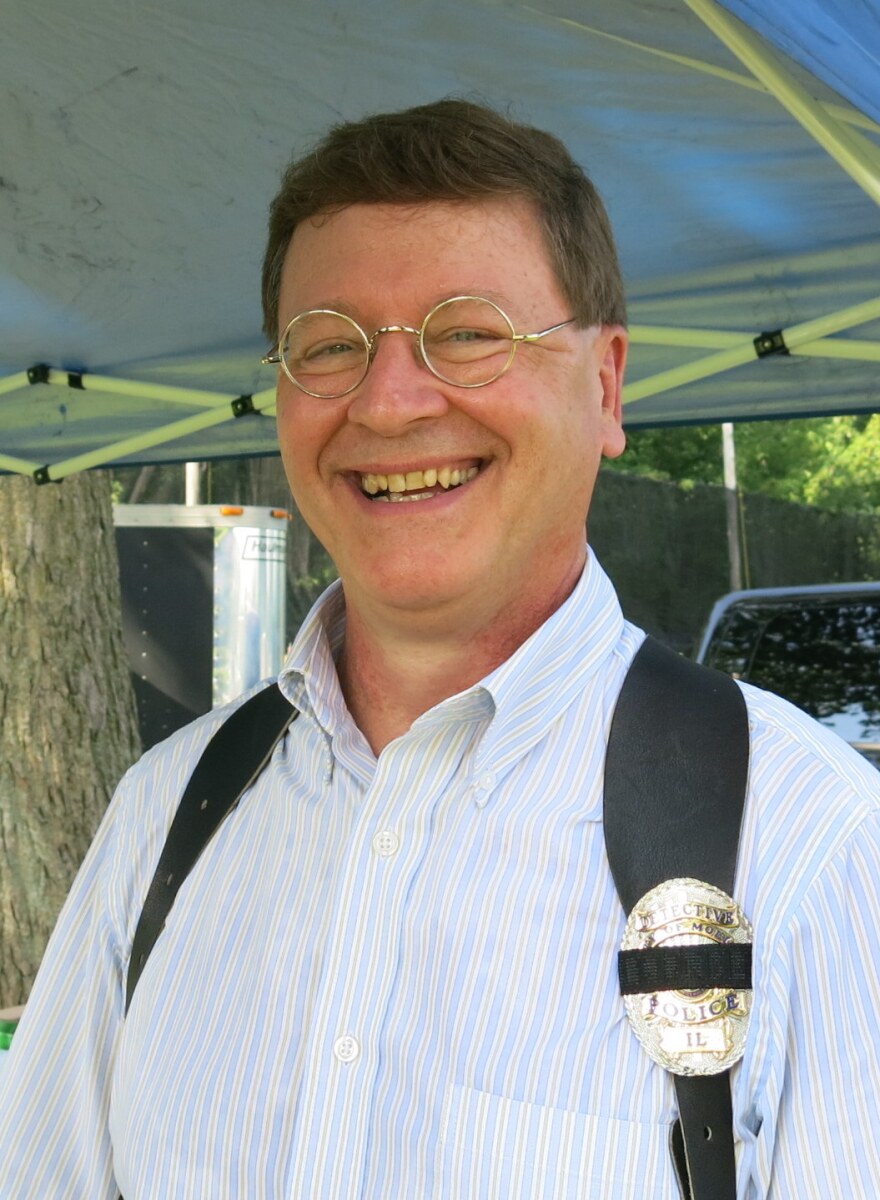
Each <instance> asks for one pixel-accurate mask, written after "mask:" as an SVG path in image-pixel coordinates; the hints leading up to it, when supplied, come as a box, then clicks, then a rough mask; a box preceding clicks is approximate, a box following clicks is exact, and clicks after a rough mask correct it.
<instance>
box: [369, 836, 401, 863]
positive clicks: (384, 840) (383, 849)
mask: <svg viewBox="0 0 880 1200" xmlns="http://www.w3.org/2000/svg"><path fill="white" fill-rule="evenodd" d="M373 849H374V850H375V851H376V853H377V854H378V855H379V857H380V858H390V857H391V855H392V854H396V853H397V851H398V850H399V849H400V838H399V837H398V836H397V834H396V833H395V832H394V830H393V829H380V830H379V832H378V833H377V834H375V835H374V837H373Z"/></svg>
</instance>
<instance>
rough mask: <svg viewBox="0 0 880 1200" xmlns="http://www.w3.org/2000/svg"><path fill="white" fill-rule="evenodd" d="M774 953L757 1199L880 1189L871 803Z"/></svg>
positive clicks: (877, 856)
mask: <svg viewBox="0 0 880 1200" xmlns="http://www.w3.org/2000/svg"><path fill="white" fill-rule="evenodd" d="M771 954H772V961H771V965H770V970H769V972H768V997H767V998H768V1002H769V1004H770V1007H771V1020H770V1023H769V1030H770V1036H769V1039H768V1046H767V1048H766V1055H765V1056H764V1058H763V1063H762V1071H763V1072H764V1084H763V1087H761V1088H760V1089H759V1093H758V1099H757V1102H756V1111H755V1112H754V1113H753V1118H754V1128H755V1131H756V1134H757V1136H756V1138H755V1141H754V1143H753V1149H754V1152H755V1159H754V1164H753V1167H754V1176H753V1180H754V1183H755V1185H756V1186H755V1188H754V1190H753V1191H752V1192H751V1193H750V1196H752V1195H754V1196H755V1197H760V1198H761V1200H763V1198H764V1197H767V1200H789V1198H790V1197H793V1196H797V1197H798V1200H827V1198H828V1197H830V1196H853V1197H855V1196H865V1197H867V1196H873V1195H875V1194H876V1189H877V1186H878V1181H880V1143H878V1140H877V1129H878V1128H880V1034H878V1018H877V1009H878V999H880V815H878V813H877V812H876V811H874V812H872V813H870V814H869V815H868V816H867V817H866V818H865V819H864V820H863V821H862V822H861V824H860V825H859V826H858V828H857V829H856V830H855V832H854V833H853V834H852V835H851V836H850V837H849V838H848V839H847V841H846V842H845V844H844V845H843V846H842V847H841V848H840V849H839V850H838V852H837V853H836V854H835V855H834V857H833V858H832V859H831V860H830V862H829V863H827V864H826V866H825V869H824V870H823V871H822V872H821V873H820V874H819V876H818V877H817V878H816V879H815V880H814V881H813V882H812V884H811V885H810V886H809V887H808V889H807V890H806V891H805V893H804V894H803V896H802V897H799V899H798V902H797V904H796V907H795V908H794V911H793V913H792V916H791V918H790V920H789V922H788V924H787V926H786V928H785V930H784V931H783V933H782V934H781V936H780V937H779V939H778V942H777V943H776V945H775V946H773V947H772V948H771Z"/></svg>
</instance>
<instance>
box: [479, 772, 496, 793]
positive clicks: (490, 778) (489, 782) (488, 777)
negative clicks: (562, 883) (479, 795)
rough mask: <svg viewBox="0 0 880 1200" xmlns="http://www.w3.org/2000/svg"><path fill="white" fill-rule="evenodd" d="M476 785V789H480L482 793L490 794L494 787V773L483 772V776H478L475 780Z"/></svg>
mask: <svg viewBox="0 0 880 1200" xmlns="http://www.w3.org/2000/svg"><path fill="white" fill-rule="evenodd" d="M477 785H478V787H480V788H482V789H483V791H485V792H490V791H491V790H492V788H493V787H494V786H495V773H494V771H484V772H483V774H482V775H481V776H480V778H479V779H478V780H477Z"/></svg>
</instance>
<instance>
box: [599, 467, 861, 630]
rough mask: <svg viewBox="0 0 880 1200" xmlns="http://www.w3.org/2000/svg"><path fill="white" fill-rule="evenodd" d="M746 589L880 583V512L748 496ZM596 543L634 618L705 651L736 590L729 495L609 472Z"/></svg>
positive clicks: (601, 491) (744, 507) (745, 500)
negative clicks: (718, 615) (705, 638)
mask: <svg viewBox="0 0 880 1200" xmlns="http://www.w3.org/2000/svg"><path fill="white" fill-rule="evenodd" d="M741 512H742V515H743V527H744V564H743V565H744V574H745V580H744V586H746V587H783V586H786V585H793V584H804V583H844V582H849V581H854V580H864V579H880V517H878V516H875V515H873V514H869V513H829V512H823V511H822V510H820V509H815V508H808V507H806V506H804V505H800V504H787V503H785V502H783V501H780V500H774V499H772V498H771V497H769V496H761V495H757V494H752V495H748V496H744V497H743V499H742V504H741ZM589 538H590V543H591V545H592V546H593V548H594V549H595V551H596V553H597V555H598V557H599V560H600V561H601V563H602V565H603V566H604V567H605V569H606V570H607V571H608V573H609V575H610V576H611V578H612V579H613V580H614V582H615V584H616V586H617V590H618V592H619V594H620V598H621V603H622V604H623V609H624V612H625V613H626V615H627V616H628V617H629V618H630V620H632V621H635V622H636V624H638V625H641V626H642V627H643V628H644V629H647V630H648V631H649V632H650V633H653V634H655V636H657V637H660V638H662V639H663V640H664V641H666V642H668V643H669V644H670V645H673V646H675V647H676V648H677V649H680V650H682V651H684V652H685V653H690V652H691V651H692V650H693V649H695V648H696V644H697V643H698V641H699V637H700V634H701V632H702V629H703V626H704V624H705V622H706V618H707V617H708V615H709V611H710V609H711V607H712V605H713V603H714V602H715V601H716V600H717V599H718V597H719V596H721V595H723V593H724V592H728V591H730V573H729V563H728V551H727V525H726V505H725V492H724V489H723V488H720V487H710V486H708V485H704V484H698V485H695V486H694V487H691V488H682V487H678V486H677V485H675V484H672V483H659V482H657V481H655V480H652V479H645V478H643V477H641V476H637V475H625V474H623V473H621V472H615V471H606V472H604V473H603V474H602V475H601V476H600V479H599V483H598V486H597V489H596V495H595V497H594V500H593V507H592V511H591V515H590V523H589Z"/></svg>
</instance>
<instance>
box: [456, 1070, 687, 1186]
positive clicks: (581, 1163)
mask: <svg viewBox="0 0 880 1200" xmlns="http://www.w3.org/2000/svg"><path fill="white" fill-rule="evenodd" d="M436 1185H437V1186H436V1188H435V1194H434V1197H433V1200H678V1197H679V1192H678V1186H677V1184H676V1182H675V1177H674V1173H673V1169H672V1158H671V1155H670V1152H669V1126H668V1125H661V1124H657V1125H648V1124H638V1123H636V1122H632V1121H620V1120H615V1119H613V1118H611V1117H603V1116H594V1115H591V1114H587V1113H577V1112H568V1111H566V1110H564V1109H559V1108H546V1107H544V1106H542V1105H540V1104H526V1103H523V1102H522V1101H520V1100H508V1099H505V1098H504V1097H503V1096H493V1095H490V1094H489V1093H487V1092H480V1091H477V1090H476V1089H474V1088H468V1087H462V1086H459V1085H456V1086H453V1087H452V1089H451V1090H450V1093H449V1095H448V1096H447V1100H446V1108H445V1114H444V1121H443V1128H442V1133H441V1137H440V1144H439V1162H438V1171H437V1176H436Z"/></svg>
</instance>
